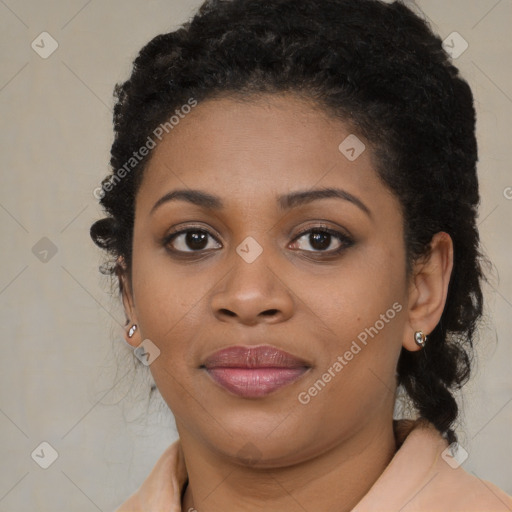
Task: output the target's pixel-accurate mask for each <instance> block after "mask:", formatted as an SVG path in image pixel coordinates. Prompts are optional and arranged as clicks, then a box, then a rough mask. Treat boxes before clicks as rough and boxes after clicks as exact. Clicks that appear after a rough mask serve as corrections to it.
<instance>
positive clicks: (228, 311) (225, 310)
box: [220, 309, 236, 316]
mask: <svg viewBox="0 0 512 512" xmlns="http://www.w3.org/2000/svg"><path fill="white" fill-rule="evenodd" d="M220 311H221V313H224V314H225V315H228V316H236V315H235V313H233V311H230V310H229V309H221V310H220Z"/></svg>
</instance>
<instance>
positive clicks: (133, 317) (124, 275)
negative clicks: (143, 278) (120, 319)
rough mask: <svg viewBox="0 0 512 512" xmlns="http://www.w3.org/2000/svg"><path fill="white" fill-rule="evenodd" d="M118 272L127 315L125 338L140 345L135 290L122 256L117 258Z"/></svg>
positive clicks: (135, 344)
mask: <svg viewBox="0 0 512 512" xmlns="http://www.w3.org/2000/svg"><path fill="white" fill-rule="evenodd" d="M116 274H117V278H118V279H119V290H120V292H121V296H122V300H123V307H124V313H125V316H126V324H125V330H124V339H125V341H126V342H127V343H128V344H129V345H132V346H133V347H137V346H138V345H140V332H139V330H140V329H139V326H138V320H137V314H136V312H135V303H134V300H133V290H132V285H131V282H130V279H129V277H128V270H127V268H126V264H125V262H124V259H123V257H122V256H120V257H119V258H118V260H117V266H116ZM134 324H136V325H137V329H136V331H135V332H134V334H133V336H132V337H131V338H129V337H128V332H129V330H130V327H131V326H132V325H134Z"/></svg>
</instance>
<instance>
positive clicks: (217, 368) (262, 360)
mask: <svg viewBox="0 0 512 512" xmlns="http://www.w3.org/2000/svg"><path fill="white" fill-rule="evenodd" d="M202 368H204V369H205V370H206V372H207V373H208V375H209V376H210V377H211V378H212V379H213V380H214V381H215V382H216V383H217V384H219V385H220V386H222V387H223V388H224V389H226V390H227V391H230V392H231V393H233V394H235V395H238V396H241V397H244V398H259V397H262V396H265V395H268V394H269V393H272V392H273V391H276V390H277V389H280V388H282V387H283V386H286V385H287V384H290V383H292V382H294V381H296V380H297V379H299V378H300V377H302V375H304V373H306V372H307V371H308V369H309V368H310V365H309V364H308V363H307V362H306V361H305V360H303V359H300V358H298V357H296V356H293V355H292V354H289V353H288V352H284V351H282V350H279V349H277V348H275V347H272V346H270V345H260V346H257V347H244V346H234V347H228V348H226V349H223V350H220V351H218V352H215V353H214V354H212V355H211V356H209V357H208V358H207V359H206V360H205V362H204V364H203V365H202Z"/></svg>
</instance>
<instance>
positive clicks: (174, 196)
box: [150, 188, 371, 217]
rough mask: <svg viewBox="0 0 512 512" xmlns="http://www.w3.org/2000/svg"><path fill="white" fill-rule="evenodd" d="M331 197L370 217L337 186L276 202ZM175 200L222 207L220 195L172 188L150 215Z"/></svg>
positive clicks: (285, 204) (288, 204)
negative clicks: (352, 205) (345, 202)
mask: <svg viewBox="0 0 512 512" xmlns="http://www.w3.org/2000/svg"><path fill="white" fill-rule="evenodd" d="M331 198H336V199H342V200H344V201H348V202H350V203H352V204H354V205H355V206H357V207H358V208H359V209H361V210H362V211H363V212H365V213H366V214H367V215H368V216H369V217H371V211H370V209H369V208H368V207H367V206H366V205H365V204H364V203H363V202H362V201H361V200H360V199H358V198H357V197H356V196H354V195H352V194H350V193H349V192H347V191H346V190H342V189H339V188H324V189H316V190H304V191H298V192H292V193H290V194H284V195H281V196H278V198H277V202H278V204H279V207H280V208H281V210H290V209H292V208H297V207H299V206H302V205H304V204H308V203H311V202H313V201H317V200H319V199H331ZM175 200H182V201H187V202H189V203H192V204H195V205H197V206H201V207H203V208H207V209H210V210H221V209H223V208H224V202H223V201H222V199H221V198H220V197H218V196H214V195H212V194H209V193H207V192H203V191H201V190H173V191H172V192H169V193H167V194H165V195H164V196H163V197H161V198H160V199H159V200H158V201H157V202H156V203H155V204H154V206H153V208H151V211H150V215H151V214H153V212H154V211H155V210H156V209H157V208H159V207H160V206H161V205H163V204H164V203H168V202H170V201H175Z"/></svg>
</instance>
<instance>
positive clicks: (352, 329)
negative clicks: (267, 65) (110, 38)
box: [121, 94, 453, 512]
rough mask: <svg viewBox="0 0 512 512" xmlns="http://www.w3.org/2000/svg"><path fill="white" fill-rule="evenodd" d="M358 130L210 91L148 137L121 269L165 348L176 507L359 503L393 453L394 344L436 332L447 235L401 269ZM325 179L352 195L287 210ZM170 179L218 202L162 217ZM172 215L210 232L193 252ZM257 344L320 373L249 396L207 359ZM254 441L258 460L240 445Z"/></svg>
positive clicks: (146, 335)
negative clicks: (177, 469)
mask: <svg viewBox="0 0 512 512" xmlns="http://www.w3.org/2000/svg"><path fill="white" fill-rule="evenodd" d="M351 133H353V131H352V130H351V129H350V127H349V126H348V125H347V124H345V123H343V122H342V121H340V120H338V119H333V118H331V117H329V116H328V115H327V114H325V113H324V112H323V111H322V110H320V109H319V108H316V107H315V106H314V105H313V104H311V103H309V102H307V101H305V100H303V99H300V98H299V97H297V96H294V95H290V94H286V95H284V94H283V95H273V96H264V97H260V98H254V100H252V101H250V102H239V101H236V100H235V99H234V98H227V97H226V98H223V99H217V100H209V101H205V102H203V103H200V104H199V105H198V106H197V107H196V108H195V109H194V110H193V111H192V112H191V113H190V114H189V115H188V116H187V117H186V118H185V119H183V120H181V122H180V124H179V125H178V126H176V127H175V128H174V129H173V130H172V132H170V133H169V134H168V135H167V136H166V137H165V138H164V139H163V140H162V142H160V143H159V145H158V146H157V148H155V149H154V150H153V154H152V155H151V160H150V161H149V163H148V166H147V168H146V170H145V176H144V179H143V182H142V185H141V187H140V189H139V191H138V193H137V196H136V214H135V226H134V240H133V259H132V268H131V272H132V274H131V276H132V278H131V280H130V279H129V278H128V273H125V274H124V275H122V277H121V279H122V280H123V284H124V291H123V302H124V307H125V311H126V314H127V317H128V318H129V319H130V325H131V324H133V323H135V324H137V325H138V329H137V331H136V333H135V335H134V336H133V337H132V338H128V337H127V336H126V341H127V342H128V343H130V344H131V345H133V346H134V347H136V346H138V345H139V344H140V343H141V342H142V340H145V339H150V340H151V341H152V342H153V343H154V344H155V345H157V346H158V347H159V349H160V351H161V353H160V356H159V357H158V358H157V359H155V361H154V362H153V363H152V364H151V365H150V370H151V372H152V375H153V377H154V379H155V382H156V384H157V386H158V388H159V390H160V392H161V394H162V396H163V398H164V399H165V401H166V402H167V404H168V405H169V407H170V409H171V411H172V412H173V414H174V416H175V418H176V426H177V429H178V432H179V436H180V439H181V444H182V447H183V451H184V454H185V461H186V465H187V471H188V474H189V484H188V487H187V489H186V492H185V495H184V499H183V504H182V505H183V510H189V508H190V507H194V508H195V509H197V510H198V511H200V512H217V511H223V512H224V511H226V510H244V511H248V512H251V511H256V510H258V511H260V510H275V511H285V512H292V511H293V512H295V511H297V512H299V511H301V512H303V511H304V510H309V511H312V510H336V511H349V510H351V509H352V508H353V507H354V506H355V505H356V504H357V503H358V501H360V500H361V498H362V497H363V496H364V494H365V493H366V492H367V491H368V490H369V488H370V487H371V486H372V485H373V483H374V482H375V481H376V480H377V478H378V477H379V476H380V474H381V473H382V472H383V470H384V469H385V467H386V466H387V465H388V464H389V462H390V460H391V458H392V457H393V455H394V454H395V451H396V446H395V439H394V435H393V424H392V415H393V406H394V400H395V390H396V378H395V371H396V365H397V361H398V357H399V355H400V351H401V349H402V348H405V349H406V350H410V351H415V350H419V349H420V348H419V347H418V346H417V345H416V344H415V342H414V333H415V331H418V330H421V331H423V332H424V333H426V334H428V333H430V332H431V331H432V330H433V329H434V327H435V326H436V325H437V323H438V322H439V320H440V318H441V314H442V312H443V308H444V305H445V301H446V295H447V289H448V282H449V278H450V275H451V271H452V265H453V247H452V241H451V239H450V237H449V236H448V235H446V234H445V233H438V234H437V235H436V236H434V237H433V239H432V243H431V250H430V254H429V255H428V256H427V257H425V258H423V259H422V260H421V261H417V262H415V263H414V264H413V269H412V272H411V273H410V274H409V275H408V274H407V272H406V250H405V245H404V239H403V227H402V223H403V217H402V213H401V209H400V204H399V201H398V199H397V198H396V197H395V196H394V195H393V193H392V192H391V191H390V190H389V189H388V188H387V187H386V186H385V184H384V183H383V182H382V181H381V180H380V179H379V177H378V174H377V172H376V170H375V165H374V161H373V156H372V150H371V145H370V144H369V143H368V142H367V141H365V144H366V148H367V149H366V150H365V151H364V152H363V153H362V154H361V155H360V156H359V157H358V158H357V159H356V160H355V161H353V162H351V161H349V160H348V159H347V158H345V156H344V155H343V154H342V153H341V152H340V151H339V149H338V146H339V144H340V143H341V142H342V141H343V140H344V139H345V138H346V137H347V136H348V135H350V134H351ZM360 139H361V140H364V139H363V138H362V137H360ZM319 188H337V189H342V190H343V191H345V192H347V193H349V194H350V195H351V196H353V197H355V198H356V199H357V201H351V200H347V199H346V198H345V199H340V198H328V199H325V198H324V199H317V200H314V201H312V202H309V203H306V204H301V205H295V207H293V208H291V209H289V210H282V209H280V208H279V205H278V202H277V197H278V196H281V195H285V194H289V193H290V192H295V191H308V190H312V189H319ZM176 189H198V190H201V191H203V192H207V193H209V194H213V195H215V196H218V198H219V199H221V200H222V202H223V203H224V208H222V209H212V208H211V207H205V206H198V205H195V204H191V203H189V202H186V201H184V200H174V201H169V202H166V203H164V204H162V205H161V206H159V207H158V208H157V209H156V210H155V211H154V212H151V210H152V208H153V206H154V205H155V203H156V202H157V201H158V200H159V199H160V198H161V197H162V196H164V195H165V194H166V193H167V192H170V191H172V190H176ZM358 202H359V203H358ZM210 206H211V205H210ZM325 227H327V228H329V229H331V230H334V231H336V232H339V233H340V234H341V235H342V238H341V239H338V238H336V236H329V235H328V234H325V232H324V238H323V239H322V241H323V242H325V245H324V246H320V247H319V246H318V245H315V243H314V242H313V241H312V240H311V237H310V233H309V232H308V233H307V234H302V235H301V233H302V232H303V231H305V230H306V229H314V228H316V229H317V230H319V231H322V229H324V228H325ZM171 228H172V229H175V230H176V231H179V230H182V229H190V230H191V231H193V232H194V233H197V232H198V230H199V232H200V233H201V232H203V233H204V232H205V231H206V232H207V233H209V235H208V236H207V237H206V241H205V243H204V245H203V246H202V248H200V249H197V247H198V246H197V245H192V246H190V245H189V244H187V238H186V236H185V235H183V234H182V235H179V236H178V237H177V238H175V239H174V240H173V241H171V242H168V243H167V246H165V243H163V242H162V239H164V237H165V236H166V235H168V234H170V232H171V230H172V229H171ZM299 235H300V237H299ZM248 236H251V237H252V238H253V239H255V240H256V241H257V242H258V244H259V245H260V246H261V247H262V249H263V252H262V253H261V254H260V255H259V256H258V258H257V259H256V260H255V261H253V262H252V263H248V262H247V261H245V260H244V259H243V258H241V257H240V256H239V254H238V253H237V252H236V248H237V247H238V246H239V245H240V244H241V243H242V241H244V240H245V239H246V238H247V237H248ZM324 247H326V248H324ZM338 249H340V252H339V253H337V254H335V253H336V251H337V250H338ZM173 251H174V252H173ZM396 303H398V304H399V305H400V306H402V307H401V310H400V312H399V313H397V314H396V316H394V318H393V319H392V320H391V321H389V322H387V323H386V325H385V327H384V328H382V329H381V330H379V332H378V335H376V336H375V337H373V338H372V339H370V341H369V342H368V344H367V345H366V346H364V348H363V349H362V350H361V351H360V352H359V353H358V354H357V355H355V356H354V358H353V359H352V360H351V361H349V362H348V364H346V366H344V368H343V370H342V371H341V372H339V374H337V375H336V377H334V378H332V380H331V381H330V382H329V383H328V385H326V386H325V388H324V389H323V390H322V391H321V392H319V393H318V394H317V395H316V396H315V397H314V398H313V399H311V400H310V401H309V403H307V404H303V403H300V402H299V401H298V399H297V397H298V395H299V393H301V392H303V391H304V390H306V391H307V390H308V389H309V388H310V387H311V386H312V385H313V384H314V383H315V381H317V380H318V379H319V378H321V377H322V375H323V374H324V373H325V372H326V371H327V369H328V368H329V367H332V365H333V363H334V362H335V361H336V360H337V357H338V356H339V355H343V354H344V353H345V352H346V351H347V350H348V349H349V348H350V345H351V343H352V341H353V340H356V339H357V336H358V334H360V333H361V332H363V331H364V330H365V328H368V327H370V326H374V325H375V324H376V321H377V320H379V318H381V316H380V315H382V314H384V313H386V311H387V310H389V309H390V308H391V307H392V305H393V304H396ZM259 344H270V345H274V346H276V347H277V348H280V349H282V350H286V351H287V352H290V353H291V354H293V355H296V356H298V357H300V358H302V359H305V360H306V361H308V363H309V365H310V369H309V370H308V372H306V374H304V376H303V377H301V378H300V379H299V380H297V381H295V382H293V383H291V384H289V385H287V386H285V387H283V388H280V389H278V390H277V391H275V392H273V393H271V394H270V395H267V396H265V397H261V398H258V399H246V398H243V397H240V396H236V395H233V394H230V393H228V392H227V391H226V390H225V389H224V388H221V387H220V386H218V385H217V384H216V383H215V382H213V381H212V379H211V378H210V377H209V375H208V374H207V373H206V372H205V371H204V370H203V369H201V368H200V366H201V363H202V362H203V361H204V359H205V358H206V357H207V356H208V355H210V354H212V353H213V352H215V351H217V350H219V349H222V348H226V347H228V346H231V345H259ZM247 443H251V446H252V449H253V452H255V454H253V455H254V457H255V458H256V459H257V460H253V459H251V458H250V457H248V456H247V455H244V454H245V453H246V452H247ZM270 503H271V504H272V505H271V506H272V509H269V508H268V507H269V504H270Z"/></svg>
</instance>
